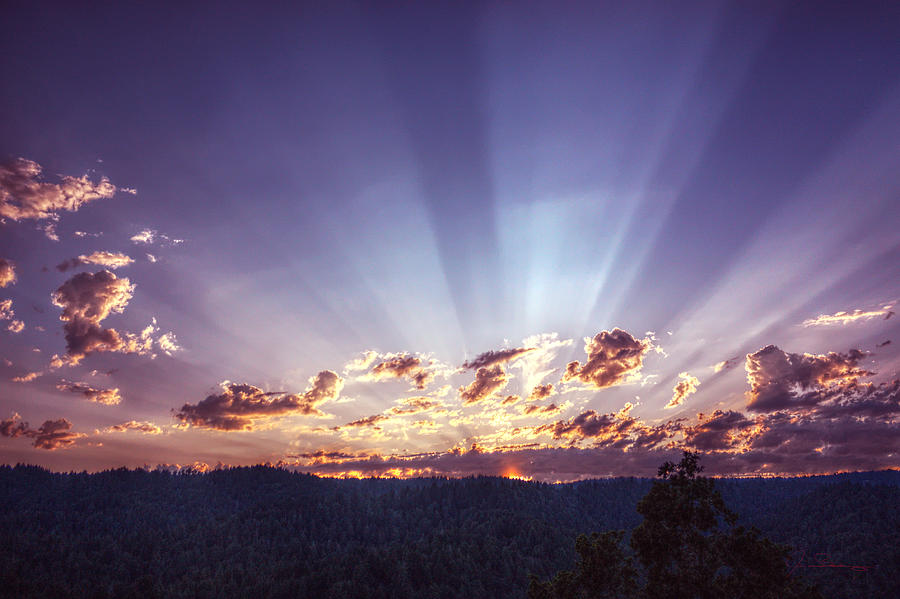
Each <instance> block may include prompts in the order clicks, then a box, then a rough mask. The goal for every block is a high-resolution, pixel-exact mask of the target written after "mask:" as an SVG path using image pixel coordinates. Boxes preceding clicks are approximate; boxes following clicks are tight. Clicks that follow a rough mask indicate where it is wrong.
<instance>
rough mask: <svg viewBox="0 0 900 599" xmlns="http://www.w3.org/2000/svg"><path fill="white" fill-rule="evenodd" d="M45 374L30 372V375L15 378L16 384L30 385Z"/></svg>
mask: <svg viewBox="0 0 900 599" xmlns="http://www.w3.org/2000/svg"><path fill="white" fill-rule="evenodd" d="M42 374H44V373H43V372H29V373H28V374H23V375H22V376H17V377H13V382H14V383H30V382H31V381H33V380H34V379H36V378H37V377H39V376H41V375H42Z"/></svg>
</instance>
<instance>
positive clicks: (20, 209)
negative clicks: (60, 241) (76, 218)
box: [0, 158, 134, 221]
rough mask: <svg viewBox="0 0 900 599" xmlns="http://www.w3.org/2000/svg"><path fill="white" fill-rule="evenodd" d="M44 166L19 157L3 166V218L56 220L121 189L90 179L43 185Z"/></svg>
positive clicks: (0, 205)
mask: <svg viewBox="0 0 900 599" xmlns="http://www.w3.org/2000/svg"><path fill="white" fill-rule="evenodd" d="M41 170H42V169H41V166H40V165H39V164H38V163H36V162H33V161H31V160H26V159H24V158H19V159H17V160H15V161H13V162H8V163H5V164H0V217H3V218H8V219H10V220H14V221H18V220H24V219H35V220H45V219H52V220H56V219H58V218H59V213H60V212H62V211H68V212H75V211H77V210H78V209H79V208H81V207H82V206H84V205H85V204H87V203H89V202H93V201H94V200H98V199H103V198H111V197H113V196H114V195H115V193H116V191H123V192H127V193H134V190H130V189H117V188H116V186H115V185H113V184H112V183H110V182H109V179H107V178H106V177H102V178H101V179H100V182H99V183H93V182H92V181H90V180H89V179H88V177H87V175H82V176H81V177H70V176H63V177H60V180H61V182H60V183H44V182H41V181H40V180H39V179H40V176H41Z"/></svg>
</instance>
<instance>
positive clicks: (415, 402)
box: [391, 397, 443, 416]
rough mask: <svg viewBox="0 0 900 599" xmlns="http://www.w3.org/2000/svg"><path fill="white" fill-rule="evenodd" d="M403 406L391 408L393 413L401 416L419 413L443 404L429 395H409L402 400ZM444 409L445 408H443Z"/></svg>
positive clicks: (433, 409)
mask: <svg viewBox="0 0 900 599" xmlns="http://www.w3.org/2000/svg"><path fill="white" fill-rule="evenodd" d="M401 403H402V405H401V406H395V407H393V408H391V414H394V415H397V416H401V415H404V414H418V413H420V412H427V411H435V409H436V408H441V406H442V404H441V402H439V401H435V400H434V399H431V398H429V397H408V398H406V399H404V400H402V401H401ZM441 411H443V410H441Z"/></svg>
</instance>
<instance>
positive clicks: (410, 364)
mask: <svg viewBox="0 0 900 599" xmlns="http://www.w3.org/2000/svg"><path fill="white" fill-rule="evenodd" d="M384 357H386V358H388V359H387V360H385V361H383V362H379V363H378V364H376V365H375V367H374V368H372V370H371V371H370V372H369V374H368V378H372V379H374V380H384V379H388V378H398V379H402V378H405V379H408V380H409V381H410V382H411V383H412V384H413V386H414V387H415V388H416V389H420V390H421V389H424V388H425V387H427V386H428V384H429V383H431V381H433V380H434V373H432V372H429V371H428V370H426V369H425V368H424V367H423V366H422V360H421V359H420V358H417V357H415V356H411V355H407V354H402V355H401V354H389V355H387V356H384Z"/></svg>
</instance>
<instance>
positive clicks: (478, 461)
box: [280, 444, 679, 482]
mask: <svg viewBox="0 0 900 599" xmlns="http://www.w3.org/2000/svg"><path fill="white" fill-rule="evenodd" d="M534 445H535V444H525V446H511V447H504V448H498V449H496V450H484V449H482V448H480V447H478V446H477V445H476V446H475V447H474V448H472V449H469V450H467V451H466V450H461V449H456V448H454V449H453V450H451V451H439V452H429V453H420V454H413V455H388V456H382V455H378V454H368V455H361V456H353V455H351V454H346V453H344V452H339V451H335V452H317V453H315V454H306V455H309V456H311V457H309V458H304V459H302V460H301V461H298V462H295V463H290V462H283V463H281V464H280V465H283V466H286V467H289V468H296V469H297V470H300V471H303V472H308V471H311V472H315V473H317V474H319V475H324V476H356V477H362V476H397V477H412V476H446V477H461V476H471V475H473V474H480V475H486V476H510V475H517V476H522V477H527V478H533V479H535V480H541V481H546V482H568V481H574V480H581V479H585V478H595V477H600V476H648V477H652V476H653V475H654V474H655V473H656V471H657V469H658V468H659V464H661V463H662V462H664V461H666V460H677V458H678V455H679V454H678V453H677V452H676V451H672V450H660V451H656V450H654V451H630V452H627V453H623V452H622V451H619V450H615V449H603V448H600V449H598V448H591V449H581V448H546V447H534ZM330 453H333V454H335V455H336V457H335V458H333V459H332V458H330V457H326V454H330ZM297 457H301V458H302V456H297Z"/></svg>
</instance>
